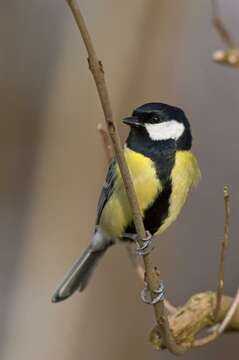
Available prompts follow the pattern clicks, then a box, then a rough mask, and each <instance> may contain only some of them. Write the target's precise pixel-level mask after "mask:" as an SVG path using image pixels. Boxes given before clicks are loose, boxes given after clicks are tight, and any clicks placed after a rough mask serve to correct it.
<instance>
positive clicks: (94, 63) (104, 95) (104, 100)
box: [66, 0, 187, 355]
mask: <svg viewBox="0 0 239 360" xmlns="http://www.w3.org/2000/svg"><path fill="white" fill-rule="evenodd" d="M66 1H67V3H68V5H69V7H70V9H71V11H72V14H73V16H74V18H75V21H76V23H77V25H78V28H79V30H80V33H81V36H82V39H83V41H84V44H85V47H86V50H87V53H88V63H89V68H90V71H91V73H92V75H93V77H94V80H95V84H96V87H97V91H98V95H99V98H100V102H101V105H102V109H103V112H104V115H105V121H106V125H107V129H108V132H109V135H110V138H111V141H112V144H113V148H114V152H115V157H116V160H117V162H118V165H119V168H120V172H121V175H122V179H123V182H124V185H125V190H126V192H127V195H128V200H129V203H130V206H131V210H132V215H133V220H134V224H135V228H136V231H137V235H138V242H139V243H140V245H143V239H144V238H146V232H145V228H144V223H143V219H142V216H141V211H140V208H139V205H138V201H137V196H136V193H135V189H134V185H133V182H132V180H131V176H130V172H129V169H128V166H127V163H126V161H125V158H124V153H123V150H122V145H121V141H120V137H119V133H118V130H117V127H116V125H115V122H114V120H113V112H112V108H111V104H110V99H109V93H108V89H107V86H106V82H105V77H104V71H103V65H102V63H101V62H100V61H99V60H98V58H97V56H96V52H95V49H94V46H93V43H92V40H91V37H90V34H89V32H88V30H87V27H86V24H85V21H84V18H83V16H82V14H81V11H80V8H79V6H78V4H77V1H76V0H66ZM143 261H144V267H145V274H146V276H145V278H146V281H147V284H148V287H149V290H150V292H151V295H152V294H153V292H154V291H155V290H157V289H158V288H159V286H160V273H159V271H157V269H156V268H155V266H154V265H153V261H152V257H151V255H150V254H147V255H145V256H144V257H143ZM154 313H155V318H156V321H157V324H158V326H159V330H160V333H161V334H162V337H163V340H164V343H165V345H166V346H167V348H168V350H169V351H171V352H172V353H174V354H176V355H180V354H183V353H185V352H186V351H187V348H186V347H182V346H178V345H177V344H176V343H175V341H174V339H173V337H172V334H171V332H170V329H169V322H168V318H167V315H166V312H165V307H164V302H163V301H160V302H158V303H157V304H155V305H154Z"/></svg>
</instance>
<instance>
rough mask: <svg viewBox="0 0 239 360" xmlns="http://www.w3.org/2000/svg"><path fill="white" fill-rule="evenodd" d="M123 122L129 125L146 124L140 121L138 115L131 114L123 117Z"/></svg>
mask: <svg viewBox="0 0 239 360" xmlns="http://www.w3.org/2000/svg"><path fill="white" fill-rule="evenodd" d="M123 123H124V124H126V125H129V126H144V125H143V123H141V122H140V121H139V119H138V118H137V116H129V117H126V118H124V119H123Z"/></svg>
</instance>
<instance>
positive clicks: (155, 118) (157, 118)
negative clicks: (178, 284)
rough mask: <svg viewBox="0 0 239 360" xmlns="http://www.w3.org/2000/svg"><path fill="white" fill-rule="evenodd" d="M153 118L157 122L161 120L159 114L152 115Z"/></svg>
mask: <svg viewBox="0 0 239 360" xmlns="http://www.w3.org/2000/svg"><path fill="white" fill-rule="evenodd" d="M152 120H153V122H155V123H157V122H159V117H158V116H157V115H154V116H153V117H152Z"/></svg>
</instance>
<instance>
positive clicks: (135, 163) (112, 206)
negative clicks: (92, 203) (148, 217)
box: [100, 147, 162, 237]
mask: <svg viewBox="0 0 239 360" xmlns="http://www.w3.org/2000/svg"><path fill="white" fill-rule="evenodd" d="M124 154H125V158H126V161H127V164H128V167H129V170H130V173H131V176H132V180H133V184H134V187H135V191H136V194H137V198H138V201H139V205H140V209H141V212H142V213H143V211H144V210H145V209H146V208H148V207H149V206H150V205H151V203H152V202H153V200H154V199H155V197H156V196H157V193H158V192H160V191H161V189H162V187H161V183H160V181H159V180H158V178H157V175H156V170H155V168H154V165H153V162H152V161H151V160H150V159H149V158H148V157H145V156H144V155H142V154H139V153H136V152H134V151H132V150H130V149H129V148H127V147H125V150H124ZM116 173H117V176H116V181H115V183H114V191H113V195H112V196H111V198H110V200H109V201H108V203H107V204H106V205H105V208H104V210H103V212H102V215H101V219H100V225H101V226H102V228H103V229H104V230H105V231H107V233H108V234H110V235H111V236H115V237H117V236H120V235H121V234H122V232H123V230H124V229H125V227H127V225H129V224H130V223H131V221H132V214H131V210H130V207H129V203H128V199H127V195H126V192H125V188H124V184H123V180H122V177H121V174H120V171H119V168H118V166H117V168H116Z"/></svg>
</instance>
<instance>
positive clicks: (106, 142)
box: [97, 124, 113, 164]
mask: <svg viewBox="0 0 239 360" xmlns="http://www.w3.org/2000/svg"><path fill="white" fill-rule="evenodd" d="M97 129H98V131H99V133H100V136H101V140H102V144H103V148H104V151H105V156H106V160H107V162H108V164H109V163H110V162H111V160H112V159H113V150H112V146H111V143H110V139H109V136H108V133H107V131H106V130H105V129H104V128H103V126H102V124H98V126H97Z"/></svg>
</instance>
